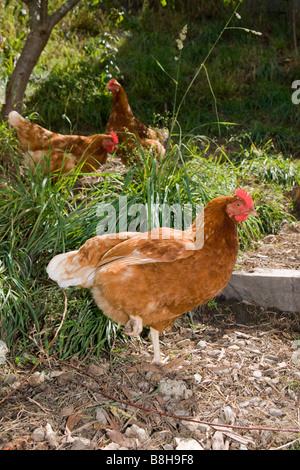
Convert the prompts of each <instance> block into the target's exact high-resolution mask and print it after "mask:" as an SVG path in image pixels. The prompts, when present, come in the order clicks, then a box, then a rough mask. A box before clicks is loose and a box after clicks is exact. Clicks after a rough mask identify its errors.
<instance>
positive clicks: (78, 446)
mask: <svg viewBox="0 0 300 470" xmlns="http://www.w3.org/2000/svg"><path fill="white" fill-rule="evenodd" d="M90 446H91V441H90V440H89V439H87V438H85V437H80V438H77V439H75V441H74V442H73V444H72V447H71V450H89V448H90Z"/></svg>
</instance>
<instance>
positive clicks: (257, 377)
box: [252, 370, 262, 379]
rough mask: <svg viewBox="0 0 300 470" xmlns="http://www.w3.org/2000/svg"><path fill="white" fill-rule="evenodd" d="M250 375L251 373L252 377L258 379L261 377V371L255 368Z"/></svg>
mask: <svg viewBox="0 0 300 470" xmlns="http://www.w3.org/2000/svg"><path fill="white" fill-rule="evenodd" d="M252 375H253V377H255V378H256V379H260V378H261V377H262V373H261V371H260V370H255V371H254V372H253V374H252Z"/></svg>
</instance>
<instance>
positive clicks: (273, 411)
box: [269, 408, 284, 418]
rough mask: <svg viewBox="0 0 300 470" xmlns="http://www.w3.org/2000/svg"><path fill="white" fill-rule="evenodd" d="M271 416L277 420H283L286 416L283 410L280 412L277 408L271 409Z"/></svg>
mask: <svg viewBox="0 0 300 470" xmlns="http://www.w3.org/2000/svg"><path fill="white" fill-rule="evenodd" d="M269 414H270V415H271V416H274V417H275V418H282V416H284V413H283V412H282V411H281V410H278V409H277V408H270V409H269Z"/></svg>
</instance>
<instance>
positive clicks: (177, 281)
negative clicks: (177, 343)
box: [47, 189, 257, 363]
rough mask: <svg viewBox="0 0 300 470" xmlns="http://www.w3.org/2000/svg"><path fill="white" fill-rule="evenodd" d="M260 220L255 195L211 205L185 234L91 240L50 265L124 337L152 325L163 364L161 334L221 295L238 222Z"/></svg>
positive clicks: (53, 274) (239, 193)
mask: <svg viewBox="0 0 300 470" xmlns="http://www.w3.org/2000/svg"><path fill="white" fill-rule="evenodd" d="M248 215H254V216H255V215H257V213H256V211H255V210H254V206H253V200H252V198H251V196H250V195H249V194H248V193H247V192H246V190H243V189H237V190H236V192H235V194H234V195H233V196H221V197H217V198H215V199H212V200H211V201H210V202H209V203H208V204H207V205H206V206H205V208H204V209H203V211H202V212H201V213H200V214H199V215H198V216H197V217H196V219H195V220H194V222H193V224H192V225H191V227H189V228H188V229H187V230H185V231H180V230H175V229H170V228H167V227H164V228H159V229H154V230H151V231H149V232H145V233H136V232H123V233H119V234H105V235H101V236H96V237H93V238H91V239H89V240H88V241H87V242H86V243H85V244H84V245H83V246H82V247H81V248H80V249H79V250H76V251H71V252H68V253H63V254H59V255H57V256H55V257H54V258H53V259H52V260H51V261H50V263H49V264H48V267H47V273H48V275H49V277H50V278H51V279H52V280H54V281H56V282H57V283H58V284H59V286H60V287H62V288H66V287H69V286H81V287H85V288H88V289H91V292H92V295H93V297H94V299H95V302H96V304H97V306H98V307H99V308H100V309H101V310H102V312H103V313H104V314H105V315H106V316H108V317H109V318H111V319H112V320H113V321H115V322H117V323H119V324H122V325H125V333H127V334H128V335H132V336H136V335H139V334H140V333H141V331H142V328H143V327H144V326H148V327H150V335H151V339H152V343H153V349H154V358H153V362H155V363H160V362H161V355H160V346H159V333H160V332H162V331H163V330H165V329H166V328H171V327H172V325H173V323H174V321H175V320H176V318H178V317H179V316H180V315H182V314H183V313H185V312H188V311H190V310H192V309H193V308H195V307H197V306H199V305H202V304H204V303H206V302H208V301H209V300H210V299H212V298H213V297H215V296H216V295H218V294H219V293H220V292H222V290H223V289H224V287H225V286H226V285H227V283H228V282H229V280H230V277H231V274H232V271H233V269H234V266H235V263H236V258H237V253H238V246H239V243H238V230H237V226H238V223H239V222H241V221H244V220H246V219H247V217H248Z"/></svg>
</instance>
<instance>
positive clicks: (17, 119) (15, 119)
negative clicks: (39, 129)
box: [8, 111, 27, 128]
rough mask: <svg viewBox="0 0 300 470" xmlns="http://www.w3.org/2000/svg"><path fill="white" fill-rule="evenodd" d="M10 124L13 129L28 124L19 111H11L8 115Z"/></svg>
mask: <svg viewBox="0 0 300 470" xmlns="http://www.w3.org/2000/svg"><path fill="white" fill-rule="evenodd" d="M8 122H9V124H10V125H11V126H12V127H14V128H18V127H19V126H20V125H21V124H22V125H23V124H24V123H25V122H27V119H25V118H23V117H22V116H21V115H20V114H19V113H17V111H11V112H10V113H9V115H8Z"/></svg>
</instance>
